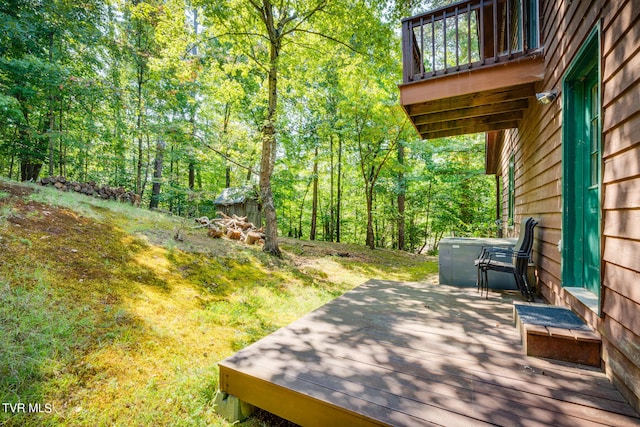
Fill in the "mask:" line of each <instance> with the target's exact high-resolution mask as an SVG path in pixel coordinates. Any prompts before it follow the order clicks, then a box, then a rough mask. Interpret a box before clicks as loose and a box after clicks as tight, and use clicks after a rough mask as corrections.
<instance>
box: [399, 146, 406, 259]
mask: <svg viewBox="0 0 640 427" xmlns="http://www.w3.org/2000/svg"><path fill="white" fill-rule="evenodd" d="M398 163H399V164H400V171H399V172H398V250H400V251H403V250H404V202H405V192H406V188H405V182H404V169H403V168H404V144H402V143H399V144H398Z"/></svg>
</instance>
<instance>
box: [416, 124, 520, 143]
mask: <svg viewBox="0 0 640 427" xmlns="http://www.w3.org/2000/svg"><path fill="white" fill-rule="evenodd" d="M518 123H519V122H518V121H517V120H513V121H509V122H498V123H490V124H482V125H471V126H469V127H465V128H451V129H447V130H440V131H435V132H425V133H420V136H421V137H422V139H436V138H445V137H447V136H457V135H466V134H470V133H480V132H488V131H491V130H501V129H512V128H517V127H518Z"/></svg>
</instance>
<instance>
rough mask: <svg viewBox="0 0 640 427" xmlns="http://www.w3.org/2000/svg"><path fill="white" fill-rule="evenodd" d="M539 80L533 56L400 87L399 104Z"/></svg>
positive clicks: (540, 68) (540, 69)
mask: <svg viewBox="0 0 640 427" xmlns="http://www.w3.org/2000/svg"><path fill="white" fill-rule="evenodd" d="M543 78H544V56H543V55H542V54H541V53H537V54H535V55H530V56H525V57H520V58H518V59H516V60H512V61H508V62H505V63H496V64H493V65H491V66H486V67H482V68H476V69H471V70H468V71H464V72H459V73H455V74H450V75H444V76H439V77H434V78H431V79H428V80H422V81H419V82H415V83H408V84H403V85H400V86H399V87H400V103H401V104H402V105H410V104H418V103H424V102H428V101H434V100H437V99H443V98H455V97H457V96H461V95H468V94H472V93H477V92H483V91H491V90H498V89H504V88H505V87H511V86H517V85H521V84H525V83H535V82H538V81H541V80H542V79H543Z"/></svg>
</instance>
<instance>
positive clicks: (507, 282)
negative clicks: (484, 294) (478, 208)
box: [438, 237, 517, 289]
mask: <svg viewBox="0 0 640 427" xmlns="http://www.w3.org/2000/svg"><path fill="white" fill-rule="evenodd" d="M516 241H517V239H496V238H492V239H490V238H477V237H447V238H444V239H442V240H440V244H439V255H438V264H439V272H440V283H441V284H443V285H454V286H476V278H477V277H478V274H477V272H478V269H477V268H476V267H475V266H474V265H473V262H474V261H475V260H476V258H478V255H479V254H480V251H481V250H482V247H483V246H497V247H503V248H510V249H513V247H514V245H515V243H516ZM489 288H491V289H517V287H516V282H515V280H514V279H513V275H512V274H507V273H499V272H496V271H490V272H489Z"/></svg>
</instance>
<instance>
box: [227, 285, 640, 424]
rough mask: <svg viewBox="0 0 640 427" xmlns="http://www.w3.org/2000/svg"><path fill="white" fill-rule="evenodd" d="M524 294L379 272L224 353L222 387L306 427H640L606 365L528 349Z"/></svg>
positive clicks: (639, 420)
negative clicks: (517, 306)
mask: <svg viewBox="0 0 640 427" xmlns="http://www.w3.org/2000/svg"><path fill="white" fill-rule="evenodd" d="M514 298H515V299H516V300H520V298H519V297H518V296H515V295H514V296H510V295H509V294H505V293H503V294H500V293H490V295H489V299H488V300H485V299H484V298H481V297H480V296H479V295H478V294H477V293H476V290H475V289H470V288H455V287H449V286H443V285H434V284H425V283H422V284H420V283H398V282H390V281H381V280H371V281H369V282H367V283H365V284H363V285H362V286H360V287H358V288H356V289H354V290H352V291H351V292H348V293H346V294H345V295H343V296H342V297H340V298H338V299H336V300H334V301H332V302H330V303H329V304H327V305H325V306H323V307H321V308H319V309H318V310H316V311H314V312H312V313H310V314H309V315H307V316H305V317H303V318H301V319H299V320H298V321H296V322H294V323H292V324H291V325H289V326H287V327H285V328H282V329H280V330H278V331H277V332H275V333H273V334H272V335H269V336H268V337H265V338H264V339H262V340H260V341H258V342H256V343H254V344H252V345H251V346H249V347H247V348H245V349H243V350H241V351H240V352H238V353H236V354H235V355H234V356H232V357H230V358H228V359H226V360H224V361H222V362H220V364H219V366H220V389H221V391H223V392H226V393H229V394H231V395H234V396H236V397H237V398H239V399H241V400H243V401H245V402H248V403H251V404H253V405H255V406H257V407H260V408H262V409H265V410H267V411H269V412H272V413H274V414H276V415H279V416H281V417H283V418H286V419H288V420H291V421H293V422H295V423H297V424H301V425H304V426H357V425H394V426H419V425H444V426H465V425H467V426H479V425H503V426H515V425H522V426H545V427H546V426H571V427H574V426H595V425H611V426H640V417H639V416H638V414H637V413H636V412H635V411H634V410H633V409H632V408H631V407H630V406H629V405H628V404H627V403H626V401H625V400H624V399H623V397H622V396H621V395H620V393H619V392H618V391H617V390H616V389H615V388H614V387H613V386H612V385H611V383H610V382H609V381H608V380H607V378H606V377H605V376H604V375H603V374H602V373H601V372H600V371H599V370H597V369H593V368H588V367H580V366H578V365H572V364H568V363H563V362H552V361H548V360H543V359H538V358H532V357H527V356H525V355H524V353H523V348H522V345H521V340H520V337H519V335H518V331H517V330H516V328H515V326H514V324H513V317H512V316H513V315H512V310H513V306H512V302H513V299H514Z"/></svg>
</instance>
